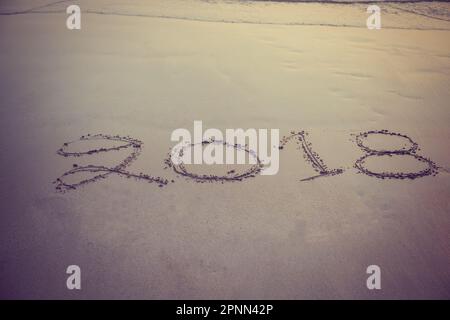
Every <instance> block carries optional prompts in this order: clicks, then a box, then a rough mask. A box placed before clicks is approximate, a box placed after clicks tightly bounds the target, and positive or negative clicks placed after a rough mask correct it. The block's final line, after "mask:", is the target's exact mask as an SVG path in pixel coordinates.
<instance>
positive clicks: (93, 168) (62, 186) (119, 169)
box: [54, 134, 169, 192]
mask: <svg viewBox="0 0 450 320" xmlns="http://www.w3.org/2000/svg"><path fill="white" fill-rule="evenodd" d="M92 140H109V141H116V142H123V143H124V144H123V145H119V146H116V147H110V148H100V149H91V150H88V151H85V152H68V151H66V149H67V147H68V146H69V145H70V144H71V143H74V142H75V141H72V142H66V143H64V145H63V147H62V148H60V149H59V150H58V151H57V153H58V154H59V155H61V156H63V157H81V156H85V155H93V154H98V153H105V152H111V151H118V150H121V149H127V148H132V149H133V150H132V152H131V154H130V155H129V156H128V157H126V158H125V159H124V160H123V161H122V162H120V163H119V164H118V165H117V166H115V167H113V168H108V167H105V166H98V165H87V166H78V165H74V168H73V169H71V170H69V171H67V172H65V173H64V174H63V175H62V176H61V177H59V178H58V179H56V181H54V183H55V184H56V190H57V191H60V192H65V191H67V190H74V189H76V188H77V187H80V186H82V185H85V184H88V183H91V182H95V181H98V180H100V179H104V178H106V177H107V176H108V175H110V174H112V173H116V174H119V175H121V176H124V177H127V178H136V179H138V180H145V181H148V182H150V183H151V182H156V183H158V184H159V186H160V187H163V186H165V185H167V184H168V183H169V182H168V181H167V180H166V179H163V178H161V177H152V176H150V175H147V174H143V173H140V174H135V173H131V172H128V171H126V170H125V168H126V167H128V166H129V165H130V164H131V163H132V162H133V161H134V160H136V159H137V157H138V156H139V154H140V153H141V148H142V144H143V143H142V142H141V141H139V140H137V139H133V138H130V137H120V136H110V135H103V134H97V135H90V134H88V135H87V136H82V137H81V138H80V139H79V141H92ZM82 172H84V173H98V175H95V176H94V177H91V178H87V179H84V180H82V181H80V182H76V183H68V182H65V181H64V178H65V177H67V176H70V175H75V174H78V173H82Z"/></svg>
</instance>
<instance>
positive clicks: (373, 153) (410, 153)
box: [355, 130, 438, 179]
mask: <svg viewBox="0 0 450 320" xmlns="http://www.w3.org/2000/svg"><path fill="white" fill-rule="evenodd" d="M369 135H385V136H391V137H392V136H396V137H401V138H403V139H405V140H407V141H408V143H409V144H410V145H411V146H410V147H409V149H397V150H374V149H371V148H369V147H367V146H366V145H364V139H365V138H367V137H368V136H369ZM356 144H357V145H358V147H360V148H361V149H362V150H364V151H365V152H366V153H367V154H366V155H365V156H363V157H361V158H360V159H358V160H357V161H356V163H355V168H356V169H358V170H359V171H360V172H362V173H364V174H367V175H369V176H372V177H376V178H380V179H385V178H388V179H416V178H420V177H425V176H429V175H436V174H437V173H438V167H437V166H436V164H435V163H434V162H433V161H431V160H430V159H427V158H424V157H421V156H419V155H417V154H416V151H417V149H418V147H419V145H418V144H417V143H416V142H414V141H413V140H412V139H411V138H410V137H408V136H407V135H404V134H400V133H395V132H389V131H388V130H378V131H377V130H374V131H367V132H363V133H360V134H359V135H357V136H356ZM393 155H401V156H406V157H412V158H414V159H416V160H417V161H419V162H422V163H425V164H427V166H428V167H427V168H426V169H424V170H421V171H418V172H408V173H405V172H373V171H370V170H369V169H367V168H366V167H365V162H366V159H368V158H370V157H392V156H393Z"/></svg>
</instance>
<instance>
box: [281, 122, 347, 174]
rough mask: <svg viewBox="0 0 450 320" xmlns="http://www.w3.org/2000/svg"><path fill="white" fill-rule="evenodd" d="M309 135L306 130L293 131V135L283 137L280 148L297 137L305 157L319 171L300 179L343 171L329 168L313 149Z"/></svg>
mask: <svg viewBox="0 0 450 320" xmlns="http://www.w3.org/2000/svg"><path fill="white" fill-rule="evenodd" d="M307 135H308V133H307V132H305V131H299V132H295V131H291V135H289V136H287V137H283V138H282V139H281V141H280V149H283V148H284V146H285V145H286V144H287V143H288V142H289V141H290V140H291V139H294V138H296V139H297V141H296V143H297V145H298V146H299V147H298V149H299V150H302V151H303V158H305V160H306V161H307V162H309V163H310V164H311V166H312V168H313V169H314V170H315V171H316V172H318V173H319V174H318V175H315V176H312V177H308V178H305V179H301V180H300V181H309V180H313V179H316V178H320V177H326V176H334V175H337V174H341V173H343V172H344V170H343V169H332V170H329V169H328V167H327V166H326V164H325V162H324V161H323V160H322V159H321V158H320V156H319V155H318V154H317V153H316V152H315V151H313V150H312V144H311V143H310V142H308V141H307V140H306V136H307ZM300 148H301V149H300Z"/></svg>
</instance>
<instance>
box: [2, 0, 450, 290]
mask: <svg viewBox="0 0 450 320" xmlns="http://www.w3.org/2000/svg"><path fill="white" fill-rule="evenodd" d="M187 2H188V1H186V2H184V3H185V5H182V4H181V2H179V1H165V2H161V3H160V2H158V1H155V2H153V4H152V6H149V5H148V4H145V2H143V1H141V2H137V4H135V5H130V4H127V5H125V4H122V3H119V2H114V3H110V4H107V3H106V2H104V1H90V2H89V4H88V3H87V2H81V7H82V10H83V5H84V8H85V9H86V10H91V13H86V14H84V15H83V18H82V19H83V24H82V30H81V31H80V32H71V31H68V30H67V29H65V18H66V15H65V14H64V6H65V3H60V4H56V5H54V6H46V7H43V8H41V9H36V10H35V11H39V13H37V12H28V13H20V14H10V15H1V16H0V67H1V71H2V80H1V82H0V110H1V117H0V133H1V148H2V152H1V154H0V165H1V166H2V168H3V171H4V173H3V174H2V177H1V178H0V179H1V180H0V181H1V184H0V188H1V189H0V197H1V200H0V206H1V207H0V212H1V223H0V226H1V230H0V234H1V238H0V240H1V241H0V243H1V244H0V261H1V268H0V294H1V297H2V298H41V299H42V298H61V299H72V298H73V299H81V298H86V299H90V298H121V299H123V298H145V299H167V298H169V299H222V298H224V299H304V298H309V299H321V298H331V299H336V298H344V299H361V298H367V299H376V298H385V299H396V298H439V299H448V298H449V297H450V285H449V284H450V273H449V268H448V266H449V265H450V247H449V243H450V242H449V240H450V237H449V232H448V230H449V227H450V218H449V212H450V200H449V199H450V174H449V173H448V170H449V167H450V152H449V150H448V145H449V141H450V128H449V125H448V124H449V123H450V112H449V105H448V101H450V93H449V90H448V84H449V83H450V43H449V41H448V39H449V38H450V37H449V36H450V34H449V33H450V31H449V30H450V26H449V22H447V21H444V20H442V19H445V17H443V16H442V12H443V11H440V12H441V14H440V15H439V16H436V17H437V18H438V19H436V17H434V18H429V17H427V16H428V15H430V14H431V13H430V12H431V11H423V10H425V9H424V8H425V7H420V10H422V11H420V13H421V15H418V14H417V13H408V12H404V10H403V11H402V10H397V11H395V10H396V9H394V8H393V6H400V5H399V4H396V5H391V6H390V7H389V9H386V10H387V14H386V17H385V19H384V20H383V21H384V23H385V24H384V25H385V26H386V28H383V29H382V30H379V31H375V32H374V31H371V30H367V29H366V28H365V26H364V24H365V18H364V17H365V16H366V13H365V10H364V6H360V5H355V6H348V5H346V6H338V5H335V6H332V7H330V6H323V5H320V4H311V5H310V7H307V4H301V6H302V7H301V9H298V11H295V10H297V9H293V7H292V6H295V4H275V3H270V4H258V5H254V6H253V7H252V5H249V4H245V5H244V4H239V5H240V6H242V7H238V9H239V10H237V8H236V7H233V4H229V3H228V4H218V5H219V6H220V8H221V11H219V12H216V11H215V10H214V6H213V5H212V4H206V3H205V2H199V1H193V2H192V3H191V5H189V4H186V3H187ZM41 5H45V2H43V1H40V2H39V3H37V4H36V6H41ZM437 5H439V6H443V7H445V4H437ZM234 6H238V4H234ZM266 6H269V7H270V8H271V10H272V11H271V12H273V13H272V14H267V11H265V10H264V8H266ZM447 6H448V4H447ZM26 8H29V4H27V3H26V1H19V2H16V3H13V2H5V3H2V4H1V5H0V9H1V10H0V12H10V13H18V12H19V11H27V10H26ZM241 8H242V10H240V9H241ZM295 8H297V7H295ZM411 8H412V7H411V5H407V7H404V9H405V10H408V11H411ZM197 9H198V10H197ZM413 9H414V8H413ZM414 10H415V9H414ZM108 12H109V13H108ZM111 12H112V13H114V14H110V13H111ZM300 12H301V13H300ZM135 13H140V14H141V16H137V15H136V14H135ZM296 13H299V15H296ZM355 13H358V15H355ZM359 15H360V16H361V17H363V19H362V20H361V19H360V18H359ZM424 15H425V16H424ZM346 17H349V19H350V20H345V18H346ZM395 17H397V19H395ZM233 19H234V20H233ZM302 19H303V20H302ZM324 19H325V20H326V21H328V22H327V23H324ZM342 19H344V20H345V21H341V20H342ZM347 25H350V26H347ZM194 120H202V121H203V123H204V126H205V127H209V128H218V129H222V130H225V129H226V128H244V129H245V128H278V129H280V134H281V136H285V137H289V136H290V135H292V133H291V131H294V133H295V134H298V133H300V132H307V133H308V135H307V136H303V140H302V139H301V137H300V136H298V135H296V136H295V137H294V138H293V139H291V140H289V142H287V141H286V143H285V144H283V141H284V140H282V143H281V145H282V146H283V149H282V150H280V171H279V173H278V174H277V175H275V176H260V175H256V176H255V177H252V178H251V179H242V181H233V182H225V183H222V182H223V181H213V182H212V183H196V181H195V180H196V179H191V178H189V177H186V176H183V175H181V176H180V174H177V172H176V171H174V170H171V168H167V165H166V164H167V163H165V161H164V160H165V159H167V153H168V151H169V150H170V148H171V146H173V143H172V142H171V141H170V135H171V132H172V131H173V130H175V129H177V128H187V129H191V128H192V125H193V122H194ZM382 130H387V131H382ZM387 133H395V134H399V135H400V136H395V137H394V136H391V135H390V134H387ZM87 134H90V136H96V135H98V134H101V135H102V136H101V137H103V138H104V137H119V140H120V141H109V140H108V139H106V140H108V141H106V142H105V143H103V142H102V143H101V144H98V145H97V144H96V143H95V146H93V145H90V144H89V146H88V147H83V145H80V147H79V149H77V148H78V145H77V144H76V143H79V141H78V140H79V138H80V137H81V136H87ZM88 140H90V139H88ZM71 141H72V142H74V143H73V144H72V143H71ZM82 142H83V141H82ZM84 142H85V143H94V142H92V141H84ZM294 142H298V144H296V143H294ZM65 143H67V145H64V144H65ZM121 145H125V146H127V147H123V148H121V147H120V146H121ZM74 146H75V147H74ZM69 147H70V148H72V147H74V148H72V149H70V148H69ZM102 148H103V149H104V150H103V151H100V150H101V149H102ZM305 148H306V150H305ZM365 148H366V149H365ZM60 149H61V150H62V151H61V152H59V153H58V150H60ZM116 149H117V150H116ZM71 150H75V152H79V153H82V155H81V156H79V157H74V156H72V155H68V156H64V154H65V153H66V154H67V152H69V153H70V152H72V151H71ZM83 150H84V151H83ZM86 150H98V151H99V152H93V153H91V154H84V152H85V151H86ZM392 150H394V153H392ZM374 151H375V152H374ZM130 152H131V153H133V152H138V155H139V156H138V157H137V156H136V157H133V159H131V160H132V161H130V162H127V163H126V166H123V161H124V159H128V158H127V157H129V156H130ZM386 152H387V153H389V155H387V154H386ZM407 153H408V154H407ZM133 154H134V153H133ZM411 154H412V155H411ZM135 155H137V153H136V154H135ZM414 155H415V156H414ZM305 156H306V159H305ZM368 156H370V157H369V158H366V157H368ZM416 156H417V157H419V158H417V157H416ZM418 159H420V160H423V161H424V162H422V161H417V160H418ZM121 164H122V165H121ZM387 164H388V165H387ZM74 165H76V166H74ZM87 166H94V167H90V168H91V169H93V170H94V171H95V170H97V171H95V172H94V174H96V173H98V172H99V171H98V170H100V171H101V170H106V171H104V172H103V171H102V172H103V173H105V174H107V175H106V176H105V177H104V178H101V179H96V180H95V181H92V182H91V183H86V184H85V185H83V186H81V187H80V188H76V189H75V190H69V192H65V193H61V192H58V190H55V186H57V185H58V183H56V184H55V183H53V182H54V181H55V179H57V178H58V177H61V176H63V175H64V174H65V173H67V172H76V171H79V170H81V169H80V168H84V169H85V168H86V167H87ZM202 167H203V168H202V170H203V171H202V172H204V171H205V170H206V172H208V168H206V169H205V168H204V166H202ZM88 168H89V167H88ZM165 168H166V169H165ZM110 169H115V172H110ZM186 170H188V171H187V172H189V173H194V172H197V171H193V170H191V168H189V169H186ZM232 170H235V169H234V168H227V169H226V170H225V172H227V173H229V175H230V176H233V175H234V174H236V173H238V172H239V171H238V170H237V169H236V171H235V172H232ZM333 170H341V171H339V172H337V171H333ZM364 170H367V172H364ZM427 170H428V171H427ZM200 171H201V170H199V171H198V172H200ZM240 172H242V171H240ZM329 172H335V173H338V174H335V175H333V174H327V173H329ZM130 173H131V174H132V176H131V178H130V179H127V177H126V176H127V174H130ZM370 173H373V174H372V175H370ZM210 174H212V175H217V176H218V174H217V173H216V172H215V171H211V172H210ZM403 174H406V175H408V174H412V176H406V179H402V178H405V176H404V175H403ZM317 175H319V177H318V178H314V179H309V178H311V177H314V176H317ZM373 175H375V176H373ZM377 175H381V176H377ZM142 177H144V178H142ZM381 177H385V179H382V178H381ZM408 177H410V178H414V179H408ZM65 178H71V177H67V176H66V177H65ZM388 178H391V179H388ZM153 179H160V180H156V181H153ZM302 180H303V181H302ZM70 181H72V180H70ZM149 181H151V182H156V183H148V182H149ZM57 182H58V181H57ZM72 182H73V181H72ZM72 182H70V184H71V183H72ZM160 182H164V183H160ZM160 185H163V187H160ZM71 264H77V265H79V266H80V267H81V270H82V290H81V291H78V292H75V291H69V290H67V289H66V287H65V283H66V276H67V275H66V274H65V270H66V267H67V266H68V265H71ZM372 264H376V265H379V266H380V267H381V270H382V290H380V291H369V290H367V288H366V286H365V284H366V278H367V275H366V273H365V271H366V268H367V266H369V265H372Z"/></svg>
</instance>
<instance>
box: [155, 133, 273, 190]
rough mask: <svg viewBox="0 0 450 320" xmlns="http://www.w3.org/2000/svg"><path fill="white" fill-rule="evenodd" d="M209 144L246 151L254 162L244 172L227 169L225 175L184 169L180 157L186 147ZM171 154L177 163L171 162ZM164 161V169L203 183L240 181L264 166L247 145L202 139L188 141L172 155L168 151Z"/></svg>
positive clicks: (254, 174)
mask: <svg viewBox="0 0 450 320" xmlns="http://www.w3.org/2000/svg"><path fill="white" fill-rule="evenodd" d="M200 144H201V145H209V144H215V145H222V146H225V147H226V148H234V149H236V150H238V151H243V152H246V153H248V155H249V156H251V157H253V158H254V159H255V162H256V164H254V165H253V166H251V167H250V168H249V169H248V170H246V171H244V172H241V173H239V172H236V171H235V170H231V171H228V172H227V174H226V175H212V174H210V175H207V174H196V173H192V172H189V171H188V170H187V169H186V166H185V164H184V163H183V162H182V157H183V154H184V152H185V150H186V149H187V148H192V147H194V146H196V145H200ZM172 156H175V159H176V160H178V161H176V162H177V163H178V164H176V163H174V162H173V158H172ZM164 163H165V164H166V167H165V169H167V168H172V169H173V171H175V172H176V173H177V174H179V175H181V176H183V177H186V178H188V179H193V180H194V181H195V182H199V183H204V182H222V183H224V182H236V181H242V180H244V179H248V178H254V177H256V175H257V174H259V173H260V172H261V170H262V169H263V168H264V165H263V164H262V162H261V160H260V159H259V158H258V156H257V155H256V152H254V151H253V150H250V149H248V147H247V146H242V145H240V144H229V143H227V142H225V141H222V140H215V139H211V140H204V141H202V142H200V143H197V144H194V143H190V144H187V145H186V146H184V147H183V148H180V150H176V152H175V153H174V154H173V155H172V152H169V153H168V156H167V158H166V159H165V160H164Z"/></svg>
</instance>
